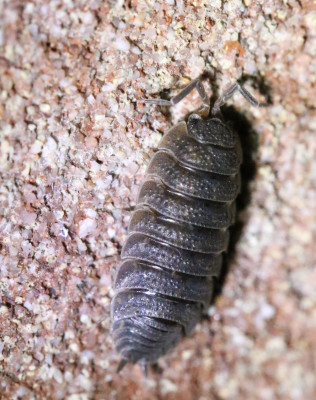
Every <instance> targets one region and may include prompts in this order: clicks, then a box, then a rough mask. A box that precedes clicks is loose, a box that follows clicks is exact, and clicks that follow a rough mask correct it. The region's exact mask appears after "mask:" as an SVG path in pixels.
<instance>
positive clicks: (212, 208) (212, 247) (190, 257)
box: [111, 80, 259, 368]
mask: <svg viewBox="0 0 316 400" xmlns="http://www.w3.org/2000/svg"><path fill="white" fill-rule="evenodd" d="M193 88H196V89H197V90H198V92H199V94H200V96H201V98H202V100H203V105H202V107H201V108H200V109H199V110H198V111H197V112H196V113H194V114H191V115H190V116H189V118H188V121H187V122H180V123H178V124H177V125H176V126H175V127H173V128H172V129H170V130H169V131H168V132H167V133H166V134H165V135H164V137H163V138H162V140H161V142H160V144H159V146H158V151H157V152H156V153H155V155H154V157H153V158H152V160H151V162H150V164H149V166H148V169H147V171H146V176H145V181H144V183H143V185H142V186H141V188H140V191H139V195H138V199H137V206H136V209H135V211H134V213H133V215H132V218H131V221H130V225H129V229H128V238H127V240H126V242H125V244H124V246H123V250H122V253H121V259H122V262H121V265H120V267H119V269H118V273H117V276H116V280H115V291H116V293H115V296H114V298H113V300H112V310H111V311H112V332H113V337H114V341H115V345H116V349H117V351H118V352H120V353H121V355H122V362H121V364H120V368H122V367H123V366H124V365H125V364H126V363H128V362H130V363H133V364H134V363H136V362H140V363H141V364H142V365H143V366H145V367H146V365H147V364H152V363H154V362H155V361H157V359H158V358H159V357H160V356H162V355H164V354H165V353H166V352H167V351H168V350H169V349H170V348H172V347H174V346H175V345H176V344H177V343H178V342H179V340H180V339H181V338H182V336H183V334H185V335H189V334H190V333H191V331H192V329H193V328H194V327H195V325H196V324H197V322H198V321H200V319H201V315H202V312H203V310H205V308H207V307H208V305H209V303H210V300H211V298H212V293H213V287H214V279H215V278H216V277H218V276H219V274H220V270H221V264H222V253H223V252H224V251H226V250H227V246H228V241H229V231H228V228H229V227H230V225H231V224H232V223H233V222H234V219H235V199H236V197H237V195H238V193H239V189H240V164H241V161H242V152H241V147H240V142H239V138H238V136H237V135H236V134H235V133H234V132H233V131H231V130H230V129H229V128H228V126H227V125H226V124H225V123H224V122H223V121H222V117H221V114H220V107H221V105H222V104H223V103H224V102H225V101H226V100H227V98H229V97H230V96H231V95H232V94H233V93H234V91H235V90H239V91H240V92H241V93H242V94H243V95H244V97H246V99H247V100H248V101H249V102H251V103H252V104H255V105H259V104H258V103H257V102H256V100H255V99H254V98H253V97H252V96H251V95H250V94H249V93H248V92H247V91H246V90H245V89H243V88H241V87H240V86H239V85H238V84H234V85H233V86H232V87H231V88H229V89H228V90H227V91H226V92H225V93H224V95H223V96H222V97H221V98H220V99H219V100H217V102H216V103H215V104H214V106H213V109H212V113H213V114H214V116H215V117H214V118H211V119H204V118H202V117H203V116H206V115H207V114H208V113H209V108H210V106H209V100H208V98H207V96H206V93H205V92H204V89H203V86H202V84H201V83H200V81H199V80H195V81H192V82H191V83H190V84H189V85H188V86H187V87H186V88H185V89H184V90H183V91H182V92H181V93H180V94H179V95H178V96H176V97H175V98H173V99H172V100H171V101H166V100H149V101H146V102H148V103H149V102H150V103H153V104H160V105H173V104H175V103H177V102H178V101H180V100H181V99H182V98H183V97H185V96H186V95H187V94H188V93H189V92H190V91H191V90H192V89H193Z"/></svg>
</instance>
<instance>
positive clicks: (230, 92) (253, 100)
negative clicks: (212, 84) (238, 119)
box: [138, 78, 265, 117]
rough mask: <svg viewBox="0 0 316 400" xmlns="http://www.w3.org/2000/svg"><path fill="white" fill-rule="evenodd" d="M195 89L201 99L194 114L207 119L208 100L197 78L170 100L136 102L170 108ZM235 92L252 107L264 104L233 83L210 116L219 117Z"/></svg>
mask: <svg viewBox="0 0 316 400" xmlns="http://www.w3.org/2000/svg"><path fill="white" fill-rule="evenodd" d="M194 89H196V90H197V92H198V94H199V95H200V97H201V99H202V105H201V107H200V108H199V109H198V110H197V111H196V112H195V113H194V115H199V116H201V117H207V116H208V114H209V111H210V99H209V97H208V96H207V93H206V92H205V89H204V86H203V84H202V82H201V81H200V79H199V78H197V79H194V80H193V81H191V82H190V83H189V84H188V85H187V86H186V87H185V88H184V89H183V90H181V92H180V93H179V94H177V95H176V96H174V97H172V98H171V99H170V100H165V99H144V100H138V103H146V104H156V105H158V106H167V107H171V106H174V105H175V104H177V103H179V102H180V101H181V100H183V99H184V98H185V97H186V96H187V95H188V94H189V93H191V92H192V90H194ZM236 91H239V93H240V94H241V95H242V96H243V97H244V98H245V99H246V100H247V101H248V102H249V103H250V104H251V105H253V106H254V107H263V106H265V104H263V103H260V102H259V101H258V100H257V99H256V98H255V97H254V96H253V95H252V94H251V93H250V92H248V90H247V89H245V88H244V87H243V86H242V85H241V84H240V83H238V82H235V83H234V84H233V85H231V86H230V87H229V88H228V89H227V90H225V91H224V93H223V94H222V96H220V97H219V98H218V99H217V100H216V102H215V104H214V106H213V108H212V111H211V114H212V115H220V114H221V113H220V108H221V107H222V106H223V105H224V104H225V103H226V102H227V100H229V99H230V98H231V97H232V96H233V95H234V93H235V92H236Z"/></svg>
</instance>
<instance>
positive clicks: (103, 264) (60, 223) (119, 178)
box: [0, 0, 316, 400]
mask: <svg viewBox="0 0 316 400" xmlns="http://www.w3.org/2000/svg"><path fill="white" fill-rule="evenodd" d="M0 7H1V10H0V11H1V21H0V26H1V32H0V90H1V91H0V121H1V122H0V125H1V127H0V132H1V143H0V145H1V154H0V172H1V187H0V206H1V210H0V212H1V222H0V242H1V255H0V274H1V281H0V296H1V297H0V300H1V303H0V393H1V395H0V397H1V399H52V400H55V399H68V400H88V399H106V400H112V399H113V400H114V399H117V400H122V399H132V400H136V399H141V400H146V399H151V400H154V399H164V400H171V399H172V400H177V399H181V400H191V399H192V400H193V399H194V400H196V399H199V400H206V399H208V400H209V399H214V400H215V399H216V400H218V399H244V400H246V399H247V400H248V399H249V400H256V399H258V400H259V399H260V400H270V399H282V400H285V399H291V400H294V399H299V400H300V399H304V400H314V399H315V398H316V375H315V360H316V285H315V282H316V268H315V265H316V253H315V239H316V237H315V236H316V57H315V55H316V13H315V3H314V2H313V1H308V0H300V1H296V0H288V1H279V0H277V1H274V0H257V1H256V0H244V1H241V0H231V1H220V0H212V1H210V0H208V1H203V0H202V1H191V0H188V1H185V0H165V1H153V0H147V1H146V0H131V1H125V2H124V0H119V1H114V0H112V1H109V0H108V1H106V0H105V1H103V0H87V1H83V0H80V1H75V0H67V1H66V0H64V1H62V0H39V1H23V0H13V1H12V0H7V1H6V0H2V1H0ZM204 72H205V73H206V74H207V75H208V76H209V77H210V79H205V83H206V86H207V88H208V90H209V91H210V89H211V87H212V85H213V87H214V84H215V83H216V86H217V88H218V90H219V92H221V91H222V90H223V89H224V88H226V87H227V86H228V85H229V84H230V83H231V82H233V81H235V80H236V79H237V78H239V77H240V76H242V75H243V76H247V75H248V76H251V77H252V79H251V80H250V81H249V82H248V84H247V85H246V87H247V88H249V89H251V91H252V92H253V93H254V94H255V95H256V96H257V97H258V98H260V99H261V100H263V99H264V97H266V96H265V95H267V93H268V94H269V96H270V100H271V101H270V104H269V105H268V107H266V108H260V109H256V108H253V107H251V106H249V105H248V104H247V103H246V102H245V101H244V100H243V99H242V97H241V96H240V95H238V94H237V95H236V96H235V97H234V99H233V100H230V102H229V104H234V107H235V109H236V110H237V111H238V113H240V114H241V115H243V116H244V117H245V118H246V119H247V121H248V122H249V124H251V127H252V129H253V130H254V131H255V132H256V137H257V138H258V139H257V140H258V143H257V150H256V152H255V153H254V154H253V157H254V161H255V164H256V172H255V176H254V179H253V180H252V181H251V182H250V195H251V196H250V201H249V202H248V204H247V207H245V208H244V210H243V212H242V214H241V215H240V217H239V218H241V220H242V221H243V229H242V231H241V234H240V238H239V240H238V242H237V245H236V247H235V253H234V254H235V255H234V258H233V260H232V262H231V265H230V269H229V272H228V274H227V277H226V281H225V283H224V286H223V289H222V292H221V294H220V295H219V296H218V297H217V299H216V301H215V303H214V305H213V306H212V307H211V308H210V310H209V316H210V318H207V319H205V320H204V321H203V322H202V323H201V324H200V325H199V326H198V327H197V329H196V330H195V332H194V334H193V336H192V337H190V338H188V339H184V340H183V341H182V343H181V344H180V345H179V346H178V347H177V348H176V349H175V350H174V351H173V352H171V353H170V354H169V355H168V356H166V357H164V358H162V359H161V360H160V363H159V368H158V370H156V371H152V372H150V373H149V376H148V378H147V379H145V378H144V377H143V375H142V372H141V370H140V368H139V367H138V366H135V367H132V366H128V367H126V369H125V370H124V371H123V372H122V373H121V375H117V374H116V372H115V371H116V368H117V365H118V361H119V357H118V355H117V354H116V353H115V351H114V348H113V342H112V339H111V336H110V334H109V328H110V315H109V305H110V299H111V296H112V295H113V291H112V289H111V279H112V275H113V267H114V266H115V265H116V262H115V261H116V260H115V259H116V256H117V254H118V253H119V250H120V247H121V245H122V242H123V241H124V238H125V236H126V228H127V224H128V220H129V216H130V213H129V209H130V207H132V206H133V205H134V204H135V199H136V194H137V188H138V186H139V183H140V181H141V179H142V177H143V174H144V171H145V167H146V165H147V162H148V157H150V156H151V155H152V153H153V151H154V149H155V147H156V146H157V143H158V142H159V139H160V138H161V135H162V133H163V132H165V131H166V130H167V129H168V128H169V127H170V126H171V125H172V124H173V123H174V122H175V121H177V120H179V119H181V118H183V117H184V116H185V114H186V113H187V112H188V111H190V110H191V111H192V109H194V107H198V105H199V100H198V97H197V95H196V94H195V93H193V94H192V95H191V96H189V97H188V98H187V99H186V100H184V101H183V102H182V103H181V104H179V105H178V106H177V107H174V109H172V110H170V113H168V112H167V111H166V110H163V109H162V108H160V107H157V106H148V105H146V106H145V105H143V104H140V103H139V104H137V103H136V101H137V99H141V98H149V97H158V96H161V95H162V93H163V91H164V90H168V92H165V94H168V95H169V96H171V95H174V94H175V93H178V91H179V88H180V87H182V86H183V84H185V82H187V80H186V79H184V78H185V77H187V78H190V79H193V78H196V77H197V76H199V75H201V74H203V73H204ZM258 82H259V83H258ZM260 82H261V84H260ZM260 87H265V88H266V89H267V88H268V90H263V91H262V90H260ZM260 92H261V93H260Z"/></svg>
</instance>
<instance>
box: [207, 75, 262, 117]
mask: <svg viewBox="0 0 316 400" xmlns="http://www.w3.org/2000/svg"><path fill="white" fill-rule="evenodd" d="M236 90H238V92H239V93H240V94H241V95H242V96H243V97H244V98H245V99H246V100H247V101H248V103H250V104H251V105H253V106H255V107H263V106H265V104H263V103H260V102H259V101H258V100H257V99H256V98H255V97H254V96H253V95H252V94H251V93H249V92H248V90H247V89H245V88H244V87H243V86H241V85H240V83H238V82H235V83H234V84H233V85H232V86H230V87H229V88H228V89H227V90H225V92H224V93H223V94H222V96H221V97H219V98H218V99H217V100H216V102H215V104H214V106H213V108H212V115H216V114H220V108H221V107H222V106H223V105H224V104H225V103H226V101H227V100H228V99H230V98H231V97H232V96H233V94H234V93H235V92H236Z"/></svg>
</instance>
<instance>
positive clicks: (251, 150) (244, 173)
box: [211, 106, 258, 305]
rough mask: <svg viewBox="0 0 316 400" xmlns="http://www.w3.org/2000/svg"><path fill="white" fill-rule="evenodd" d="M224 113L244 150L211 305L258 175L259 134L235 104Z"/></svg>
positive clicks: (225, 275)
mask: <svg viewBox="0 0 316 400" xmlns="http://www.w3.org/2000/svg"><path fill="white" fill-rule="evenodd" d="M222 114H223V116H224V118H225V121H226V122H227V124H228V125H229V126H230V127H231V128H232V129H233V130H234V131H235V132H237V134H238V136H239V138H240V142H241V147H242V151H243V162H242V164H241V168H240V171H241V190H240V194H239V195H238V197H237V199H236V222H235V224H234V225H232V226H231V228H230V241H229V247H228V251H227V253H225V254H224V258H223V265H222V270H221V275H220V277H219V279H218V281H217V283H216V285H215V290H214V295H213V298H212V301H211V305H212V304H214V302H215V300H216V298H217V297H218V296H219V295H220V294H221V292H222V289H223V286H224V284H225V280H226V277H227V274H228V272H229V269H230V265H231V264H232V262H233V259H234V256H235V252H236V245H237V243H238V241H239V239H240V237H241V235H242V232H243V230H244V228H245V226H246V225H247V219H245V218H241V212H242V211H244V210H245V209H246V208H247V207H248V206H249V204H250V201H251V193H250V183H251V181H253V180H254V178H255V175H256V162H255V159H256V153H257V150H258V135H257V133H256V132H255V131H254V129H253V128H252V126H251V124H250V122H249V121H248V120H247V118H246V117H245V116H244V115H243V114H241V113H240V112H238V111H237V110H236V109H235V108H234V107H233V106H223V107H222Z"/></svg>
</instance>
